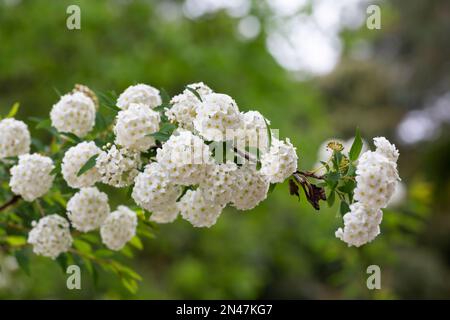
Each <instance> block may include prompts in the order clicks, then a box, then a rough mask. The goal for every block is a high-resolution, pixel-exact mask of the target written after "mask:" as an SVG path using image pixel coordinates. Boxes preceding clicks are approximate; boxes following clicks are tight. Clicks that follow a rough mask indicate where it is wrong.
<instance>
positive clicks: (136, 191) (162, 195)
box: [131, 162, 181, 213]
mask: <svg viewBox="0 0 450 320" xmlns="http://www.w3.org/2000/svg"><path fill="white" fill-rule="evenodd" d="M180 194H181V188H180V187H179V186H176V185H175V184H173V182H172V180H171V179H170V177H169V175H168V173H167V172H166V171H165V170H164V169H163V168H162V167H161V165H160V164H159V163H157V162H152V163H150V164H148V165H147V166H146V167H145V170H144V172H141V173H140V174H139V175H138V176H137V177H136V179H135V185H134V188H133V192H132V194H131V196H132V198H133V199H134V201H135V202H136V203H137V204H138V205H139V206H140V207H142V208H144V209H146V210H148V211H151V212H154V211H158V212H159V213H161V211H164V210H165V209H166V208H167V207H170V206H171V205H172V204H174V203H175V202H176V201H177V199H178V197H179V196H180Z"/></svg>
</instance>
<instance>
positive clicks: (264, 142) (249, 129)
mask: <svg viewBox="0 0 450 320" xmlns="http://www.w3.org/2000/svg"><path fill="white" fill-rule="evenodd" d="M241 120H242V121H241V122H242V127H241V128H239V129H237V130H236V132H237V133H236V142H235V143H236V147H237V148H238V149H239V150H246V147H248V148H250V150H251V149H255V148H257V149H258V150H259V151H260V152H261V153H264V152H266V151H267V150H268V149H269V134H268V130H267V125H266V122H267V124H270V121H269V120H267V119H265V118H264V116H263V115H262V114H261V113H259V112H258V111H247V112H245V113H241Z"/></svg>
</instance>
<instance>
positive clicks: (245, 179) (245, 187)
mask: <svg viewBox="0 0 450 320" xmlns="http://www.w3.org/2000/svg"><path fill="white" fill-rule="evenodd" d="M236 174H237V178H236V181H237V185H236V191H235V193H234V197H233V200H232V205H233V206H234V207H236V208H237V209H239V210H250V209H253V208H254V207H256V206H257V205H258V204H259V203H260V202H261V201H263V200H264V199H266V198H267V192H268V191H269V182H268V181H267V179H266V178H265V177H264V176H263V175H261V173H260V171H257V170H256V168H254V166H252V165H243V166H241V167H239V169H238V170H237V171H236Z"/></svg>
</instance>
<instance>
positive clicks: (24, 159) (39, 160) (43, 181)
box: [9, 153, 55, 202]
mask: <svg viewBox="0 0 450 320" xmlns="http://www.w3.org/2000/svg"><path fill="white" fill-rule="evenodd" d="M54 168H55V166H54V165H53V161H52V159H50V158H49V157H44V156H41V155H39V154H36V153H35V154H24V155H21V156H19V162H18V164H17V165H15V166H14V167H12V168H11V180H10V181H9V185H10V187H11V190H12V192H14V193H15V194H17V195H20V196H21V197H22V198H23V199H24V200H25V201H29V202H31V201H34V200H36V199H37V198H40V197H42V196H43V195H44V194H46V193H47V192H48V190H50V188H51V187H52V184H53V180H54V176H53V175H52V174H51V173H52V170H53V169H54Z"/></svg>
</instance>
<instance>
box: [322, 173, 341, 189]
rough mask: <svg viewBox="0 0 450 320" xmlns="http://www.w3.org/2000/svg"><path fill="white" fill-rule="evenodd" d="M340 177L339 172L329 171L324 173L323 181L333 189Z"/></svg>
mask: <svg viewBox="0 0 450 320" xmlns="http://www.w3.org/2000/svg"><path fill="white" fill-rule="evenodd" d="M340 177H341V175H340V174H339V172H329V173H327V174H326V175H325V181H326V182H327V184H328V186H329V187H330V188H332V189H334V188H336V186H337V184H338V182H339V179H340Z"/></svg>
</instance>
